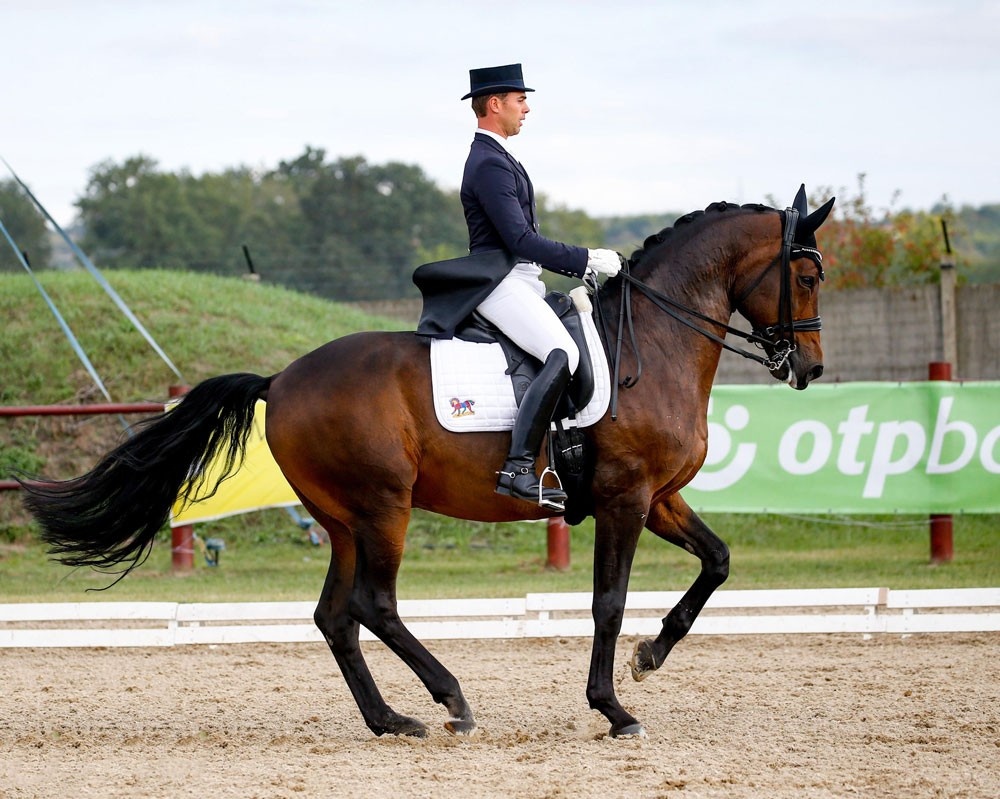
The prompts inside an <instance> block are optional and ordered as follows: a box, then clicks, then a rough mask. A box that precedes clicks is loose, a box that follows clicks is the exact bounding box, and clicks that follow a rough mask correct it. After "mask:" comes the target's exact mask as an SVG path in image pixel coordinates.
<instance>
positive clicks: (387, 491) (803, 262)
mask: <svg viewBox="0 0 1000 799" xmlns="http://www.w3.org/2000/svg"><path fill="white" fill-rule="evenodd" d="M833 202H834V200H833V199H830V200H829V201H827V203H826V204H824V205H823V206H822V207H821V208H819V209H817V210H816V211H814V212H813V213H811V214H809V213H808V210H807V202H806V197H805V188H804V186H803V187H802V188H800V189H799V192H798V195H797V196H796V199H795V203H794V207H792V208H788V209H785V210H779V209H775V208H770V207H767V206H763V205H743V206H739V205H733V204H730V203H714V204H712V205H710V206H708V208H706V209H705V210H704V211H696V212H694V213H692V214H688V215H687V216H685V217H683V218H681V219H680V220H678V221H677V222H675V224H674V225H673V227H671V228H667V229H665V230H664V231H661V232H660V233H659V234H656V235H654V236H651V237H650V238H648V239H647V240H646V241H645V242H644V244H643V246H642V247H641V248H640V249H638V250H637V251H636V252H635V253H633V255H632V257H631V258H630V259H628V261H627V263H626V267H627V268H623V270H622V272H621V273H620V274H619V275H618V276H616V277H613V278H610V279H608V280H607V281H606V282H605V284H604V285H603V286H600V287H599V290H597V287H596V285H595V286H592V288H593V289H594V290H595V292H596V293H595V296H594V305H595V315H596V316H598V317H599V318H600V319H601V328H602V330H604V331H605V335H604V337H605V339H606V342H605V344H606V347H607V350H608V355H609V359H610V362H611V363H612V364H613V370H612V371H613V374H614V377H615V381H616V382H615V384H614V386H615V389H614V390H615V396H614V398H613V400H612V403H611V404H612V407H611V409H610V410H609V412H607V413H606V414H605V415H604V416H603V417H602V418H601V419H600V420H599V421H597V422H596V423H595V424H593V425H592V426H590V427H588V428H586V429H585V430H584V435H585V437H586V444H587V447H588V448H589V449H590V451H591V452H592V453H593V468H592V472H591V474H592V481H591V485H590V487H589V491H588V497H589V499H588V502H589V506H588V509H587V510H588V513H590V514H591V515H593V516H594V519H595V532H596V543H595V551H594V574H593V606H592V613H593V620H594V637H593V643H592V656H591V660H590V670H589V675H588V679H587V685H586V698H587V700H588V702H589V705H590V707H591V708H592V709H595V710H597V711H599V712H600V713H602V714H603V715H604V717H605V718H606V719H607V721H608V722H609V723H610V725H611V726H610V731H609V735H611V736H612V737H619V736H645V735H646V731H645V729H644V727H643V725H642V724H641V723H640V722H639V720H638V719H636V718H635V717H634V716H633V715H632V714H631V713H629V712H628V711H626V710H625V709H624V708H623V707H622V705H621V704H620V702H619V700H618V698H617V696H616V694H615V688H614V679H613V672H614V659H615V642H616V639H617V637H618V634H619V632H620V630H621V622H622V616H623V612H624V606H625V597H626V591H627V587H628V579H629V571H630V569H631V565H632V560H633V556H634V553H635V549H636V544H637V542H638V539H639V535H640V533H641V532H642V531H643V530H644V529H645V530H649V531H650V532H651V533H653V535H655V536H658V537H659V538H661V539H663V540H664V541H667V542H669V543H671V544H674V545H677V546H679V547H682V548H684V549H685V550H687V551H688V552H690V553H691V554H693V555H694V556H695V557H696V558H698V560H699V561H700V564H701V568H700V571H699V574H698V576H697V578H696V579H695V580H694V582H693V583H692V584H691V586H690V587H689V588H688V590H687V591H686V592H685V593H684V595H683V597H682V598H681V600H680V601H679V602H678V603H677V605H676V606H675V607H674V608H673V609H671V610H670V611H669V613H668V614H667V615H666V617H665V618H664V619H663V622H662V628H661V630H660V632H659V634H658V635H657V636H656V637H655V638H652V639H646V640H641V641H639V643H638V644H637V645H636V647H635V650H634V652H633V654H632V658H631V662H630V667H631V671H632V675H633V677H634V678H635V679H637V680H640V679H643V678H645V677H647V676H648V675H649V674H650V673H652V672H653V671H655V670H657V669H658V668H659V667H660V666H661V665H662V664H663V662H664V660H665V659H666V657H667V655H668V654H669V653H670V651H671V650H672V649H673V647H674V646H675V645H676V644H677V642H678V641H680V640H681V639H682V638H683V637H684V636H685V634H686V633H687V632H688V630H689V629H690V628H691V625H692V623H693V622H694V620H695V619H696V618H697V616H698V614H699V612H700V611H701V610H702V608H703V607H704V605H705V603H706V601H707V600H708V598H709V596H710V595H711V594H712V592H713V591H714V590H715V589H716V588H718V586H720V585H721V584H722V583H723V582H724V581H725V580H726V578H727V576H728V574H729V551H728V548H727V547H726V545H725V543H724V542H723V541H722V540H721V539H720V538H719V537H718V536H717V535H716V534H715V533H714V532H713V531H712V530H711V529H709V527H708V526H707V525H706V524H705V523H704V522H703V521H702V520H701V519H700V518H699V517H698V516H697V515H696V514H695V513H694V511H692V509H691V508H690V507H689V506H688V505H687V504H686V503H685V501H684V499H683V498H682V497H681V495H680V493H679V491H680V489H682V488H683V487H684V486H685V485H686V484H687V483H688V482H689V481H690V480H691V479H692V478H693V477H694V475H695V474H696V473H697V472H698V469H699V468H700V467H701V465H702V462H703V461H704V459H705V455H706V451H707V438H708V426H707V412H708V401H709V391H710V389H711V386H712V382H713V379H714V376H715V372H716V369H717V367H718V363H719V358H720V355H721V351H722V348H723V347H730V346H731V345H730V344H728V343H727V342H725V341H724V334H725V333H726V332H727V331H731V330H733V328H730V327H729V326H728V322H729V321H730V318H731V316H732V315H733V313H734V311H739V312H740V313H741V314H742V315H743V316H744V317H745V318H746V319H747V320H749V321H750V322H751V324H753V326H754V332H753V333H750V334H744V338H746V339H747V340H749V341H752V342H753V343H755V344H757V345H759V346H760V347H761V348H762V350H763V353H764V354H763V355H761V356H753V357H757V360H759V361H760V362H761V363H762V364H764V366H765V367H766V368H767V369H768V370H769V372H770V373H771V375H772V376H773V377H775V378H776V379H778V380H782V381H786V382H788V383H789V384H790V385H791V386H792V387H793V388H795V389H804V388H806V387H807V386H808V385H809V383H810V382H811V381H812V380H814V379H816V378H818V377H819V376H820V375H821V374H822V372H823V352H822V346H821V342H820V333H819V329H820V321H819V316H818V293H819V287H820V281H821V279H822V278H823V267H822V256H821V255H820V253H819V250H818V249H816V240H815V231H816V229H817V228H818V227H819V226H820V225H821V224H822V223H823V221H824V220H825V219H826V217H827V215H828V213H829V211H830V209H831V207H832V205H833ZM615 331H617V335H616V334H615ZM429 346H430V345H429V342H428V341H427V340H426V339H424V338H422V337H418V336H416V335H415V334H414V333H412V332H362V333H355V334H352V335H348V336H345V337H343V338H340V339H336V340H334V341H331V342H329V343H327V344H325V345H323V346H321V347H319V348H318V349H316V350H314V351H313V352H310V353H308V354H306V355H304V356H302V357H301V358H299V359H298V360H296V361H294V362H292V363H291V364H290V365H289V366H288V367H287V368H285V369H284V370H283V371H281V372H279V373H278V374H274V375H271V376H269V377H263V376H260V375H256V374H249V373H240V374H230V375H223V376H218V377H213V378H209V379H207V380H205V381H204V382H202V383H200V384H198V385H197V386H195V387H194V388H193V389H192V390H191V391H190V392H189V393H188V394H187V395H186V396H185V398H184V399H183V400H182V401H181V402H180V403H179V404H178V405H177V407H176V408H174V409H173V410H171V411H168V412H166V413H164V414H162V415H160V416H157V417H152V418H151V419H149V420H147V422H146V423H144V424H142V426H141V427H140V428H139V429H138V432H136V434H135V435H133V436H132V437H131V438H129V439H127V440H125V441H124V442H123V443H121V444H120V445H119V446H118V447H117V448H116V449H114V450H113V451H111V452H110V453H109V454H107V455H106V456H105V457H104V458H103V459H102V460H101V461H100V462H99V463H98V464H97V465H96V466H95V467H94V468H93V469H92V470H91V471H90V472H88V473H87V474H85V475H83V476H81V477H78V478H75V479H71V480H67V481H63V482H55V483H44V482H33V481H27V480H25V481H23V484H24V487H25V489H26V492H25V493H26V496H25V505H26V507H27V509H28V510H29V511H30V512H31V513H32V514H33V515H34V517H35V519H36V520H37V522H38V524H39V526H40V528H41V535H42V538H43V539H44V541H45V542H46V543H47V544H48V546H49V552H50V553H51V554H52V556H53V558H54V559H56V560H58V561H61V562H62V563H64V564H67V565H70V566H91V567H94V568H96V569H98V570H102V571H107V572H110V573H114V574H117V575H119V576H118V579H121V578H122V577H124V576H125V575H126V574H128V572H130V571H131V570H132V569H134V568H136V567H137V566H139V565H140V564H141V563H142V561H143V560H144V558H145V557H146V556H148V554H149V550H150V548H151V547H152V544H153V540H154V537H155V535H156V533H157V532H158V530H160V529H161V528H162V527H163V525H164V523H165V522H166V521H167V519H168V516H169V513H170V510H171V507H172V506H173V504H174V502H175V500H177V499H178V498H180V499H181V500H183V501H190V500H191V498H192V497H193V496H195V495H196V494H197V493H198V492H199V491H202V490H208V488H209V487H207V486H202V483H203V482H205V479H206V474H205V472H206V471H207V470H206V469H205V465H206V464H208V463H209V462H210V461H212V460H213V459H215V458H219V459H221V460H222V461H223V462H224V464H225V469H224V472H225V473H226V474H229V473H231V472H232V471H233V470H234V469H236V468H238V465H239V463H240V462H241V459H242V457H243V452H244V449H243V448H244V446H245V442H246V439H247V436H248V434H249V432H250V429H251V426H252V421H253V412H254V406H255V403H256V402H257V400H258V399H262V400H265V401H266V416H265V428H266V433H265V434H266V440H267V443H268V446H269V448H270V450H271V452H272V454H273V456H274V459H275V460H276V461H277V463H278V465H279V466H280V468H281V471H282V472H283V474H284V476H285V477H286V478H287V480H288V482H289V484H290V485H291V486H292V488H293V489H294V491H295V493H296V494H297V496H298V497H299V499H300V500H301V502H302V504H303V505H304V506H305V507H306V509H307V510H308V511H309V512H310V513H311V514H312V516H313V517H314V518H315V519H316V520H317V522H319V524H321V525H322V526H323V527H324V528H325V529H326V530H327V531H328V533H329V538H330V545H331V558H330V566H329V571H328V573H327V576H326V579H325V582H324V585H323V588H322V591H321V594H320V597H319V601H318V604H317V606H316V610H315V613H314V621H315V623H316V625H317V626H318V627H319V629H320V631H321V632H322V634H323V636H324V638H325V640H326V643H327V644H328V646H329V648H330V650H331V652H332V654H333V657H334V659H335V660H336V662H337V664H338V666H339V668H340V670H341V672H342V674H343V677H344V679H345V681H346V683H347V686H348V687H349V689H350V691H351V693H352V694H353V697H354V699H355V700H356V702H357V705H358V708H359V710H360V711H361V715H362V716H363V718H364V721H365V723H366V724H367V726H368V727H369V728H370V729H371V731H372V732H373V733H374V734H375V735H383V734H395V735H408V736H416V737H423V736H426V735H427V734H428V731H429V728H428V727H427V725H426V724H425V723H424V722H422V721H421V720H419V719H416V718H412V717H409V716H406V715H403V714H401V713H398V712H396V711H395V710H394V709H392V708H391V707H390V706H389V705H388V704H387V703H386V701H385V700H384V699H383V697H382V695H381V694H380V693H379V689H378V687H377V685H376V683H375V680H374V678H373V676H372V674H371V672H370V671H369V669H368V666H367V663H366V661H365V659H364V657H363V653H362V651H361V648H360V646H359V643H358V633H359V625H364V626H365V627H366V628H368V629H369V630H371V631H372V632H373V633H374V634H375V635H376V636H377V637H378V638H379V639H381V641H383V642H384V643H385V645H386V646H387V647H388V648H389V649H390V650H391V651H392V652H394V653H395V654H396V655H397V656H398V657H399V658H401V659H402V661H403V662H404V663H405V664H406V665H407V666H409V668H410V669H412V670H413V672H414V673H415V674H416V676H417V677H418V678H419V679H420V680H421V682H422V683H423V684H424V686H425V687H426V689H427V691H428V692H429V693H430V695H431V696H432V697H433V699H434V700H435V702H437V703H439V704H441V705H443V706H444V708H445V709H446V711H447V713H448V719H447V721H446V722H445V724H444V726H445V728H446V729H447V730H448V731H449V732H450V733H452V734H455V735H469V734H472V733H473V732H474V731H475V730H476V720H475V716H474V714H473V711H472V708H471V707H470V706H469V703H468V702H467V701H466V700H465V697H464V696H463V694H462V689H461V686H460V685H459V682H458V680H457V679H456V678H455V677H454V675H452V673H451V672H449V671H448V670H447V669H446V668H445V667H444V666H443V665H442V664H441V663H440V662H439V661H438V660H437V659H436V658H435V657H434V656H433V655H432V654H431V653H430V652H429V651H428V650H427V649H426V648H425V647H424V645H423V644H422V643H420V641H418V640H417V639H416V638H415V637H414V636H413V635H412V634H411V633H410V631H409V630H408V629H407V628H406V626H405V625H404V624H403V623H402V621H401V620H400V618H399V615H398V613H397V604H396V576H397V571H398V569H399V566H400V562H401V559H402V557H403V548H404V541H405V538H406V531H407V525H408V521H409V519H410V514H411V508H422V509H425V510H427V511H432V512H435V513H440V514H446V515H448V516H452V517H456V518H464V519H469V520H478V521H484V522H504V521H514V520H524V519H543V518H546V517H548V516H551V515H553V512H552V511H548V510H545V509H543V508H541V507H536V506H534V505H532V504H530V503H525V502H522V501H519V500H516V499H512V498H510V497H505V496H501V495H499V494H496V493H494V490H493V487H494V482H495V471H494V470H495V468H497V465H499V464H501V463H502V462H503V459H504V454H505V452H506V449H507V445H508V436H507V435H505V434H504V433H485V432H481V433H462V434H456V433H450V432H447V431H445V430H444V429H443V428H442V427H441V426H440V425H439V424H438V423H437V421H436V420H435V415H434V409H433V407H432V404H431V377H430V371H429V352H428V350H429ZM743 352H744V354H746V355H748V356H750V355H751V354H750V353H749V352H746V351H743ZM624 369H627V370H628V371H631V372H635V375H627V376H626V377H624V378H622V377H621V376H620V375H621V372H622V370H624ZM640 372H641V376H640ZM618 389H620V391H619V390H618ZM359 396H364V397H365V398H366V401H365V402H364V403H359V402H357V397H359ZM546 462H547V458H546V456H545V454H544V453H542V455H541V457H540V459H539V468H541V467H544V466H545V465H546ZM213 490H214V489H213Z"/></svg>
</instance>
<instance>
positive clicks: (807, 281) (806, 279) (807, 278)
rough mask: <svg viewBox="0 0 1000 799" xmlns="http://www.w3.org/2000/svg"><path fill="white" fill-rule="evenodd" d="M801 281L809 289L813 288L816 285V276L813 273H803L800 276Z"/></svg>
mask: <svg viewBox="0 0 1000 799" xmlns="http://www.w3.org/2000/svg"><path fill="white" fill-rule="evenodd" d="M799 282H800V283H801V284H802V285H803V286H805V287H806V288H807V289H811V288H812V287H813V286H815V285H816V278H815V277H813V276H812V275H801V276H800V277H799Z"/></svg>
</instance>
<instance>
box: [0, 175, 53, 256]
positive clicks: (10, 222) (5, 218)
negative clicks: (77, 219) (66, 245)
mask: <svg viewBox="0 0 1000 799" xmlns="http://www.w3.org/2000/svg"><path fill="white" fill-rule="evenodd" d="M0 221H2V222H3V226H4V227H5V228H6V229H7V232H8V233H9V234H10V236H11V238H13V239H14V243H15V244H16V245H17V246H18V248H19V249H20V250H21V251H22V252H27V253H28V261H29V264H30V265H31V268H32V269H44V268H46V267H48V266H49V264H50V261H51V257H52V245H51V244H50V242H49V234H48V230H47V228H46V226H45V217H44V216H42V214H41V212H40V211H39V210H38V209H37V208H35V206H34V204H33V203H32V202H31V200H30V199H28V197H27V196H26V195H25V194H24V192H23V191H22V190H21V187H20V186H18V185H17V182H16V181H14V180H4V181H0ZM23 269H24V267H23V266H22V265H21V261H20V259H18V257H17V255H16V254H15V253H14V251H13V249H12V248H11V246H10V242H8V241H7V237H6V236H3V235H2V234H0V272H11V271H16V272H21V271H23Z"/></svg>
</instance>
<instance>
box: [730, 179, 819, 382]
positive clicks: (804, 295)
mask: <svg viewBox="0 0 1000 799" xmlns="http://www.w3.org/2000/svg"><path fill="white" fill-rule="evenodd" d="M834 200H835V198H831V199H829V200H827V201H826V202H825V203H824V204H823V205H822V206H820V207H819V208H818V209H816V210H815V211H813V212H812V213H811V214H810V213H809V208H808V202H807V200H806V189H805V186H800V187H799V191H798V193H797V194H796V195H795V201H794V202H793V203H792V207H791V208H789V209H787V210H786V211H783V212H780V213H781V239H782V244H781V250H780V252H779V253H778V254H777V256H775V255H774V244H773V238H770V239H769V240H768V241H767V242H766V243H764V244H762V245H761V246H762V247H764V248H765V251H764V252H763V253H762V256H761V258H760V259H759V261H758V263H762V264H764V265H763V266H762V267H761V271H759V272H758V274H757V275H756V277H754V278H753V279H752V280H750V281H749V283H748V285H747V286H746V287H745V288H743V289H742V290H741V291H740V293H739V295H738V298H737V299H736V300H735V301H734V303H733V305H734V307H735V308H736V309H737V310H738V311H739V312H740V313H741V314H743V316H745V317H746V318H747V319H748V320H749V321H750V322H751V324H753V326H754V334H755V335H756V336H757V337H758V342H757V343H759V344H760V345H761V346H762V347H763V348H764V350H765V352H766V353H767V355H768V363H767V364H766V365H767V367H768V369H769V371H770V372H771V374H772V375H773V376H774V378H775V379H776V380H782V381H787V382H788V384H789V385H790V386H792V388H795V389H799V390H801V389H804V388H806V386H808V385H809V383H810V382H811V381H812V380H815V379H816V378H818V377H819V376H820V375H822V374H823V347H822V344H821V343H820V335H819V331H820V328H821V324H820V316H819V288H820V283H821V282H822V281H823V280H824V279H825V273H824V272H823V256H822V254H821V253H820V251H819V249H818V248H817V246H816V230H817V229H818V228H819V227H820V225H822V224H823V222H824V221H825V220H826V218H827V216H829V214H830V210H831V209H832V208H833V203H834ZM775 267H777V268H775Z"/></svg>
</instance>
